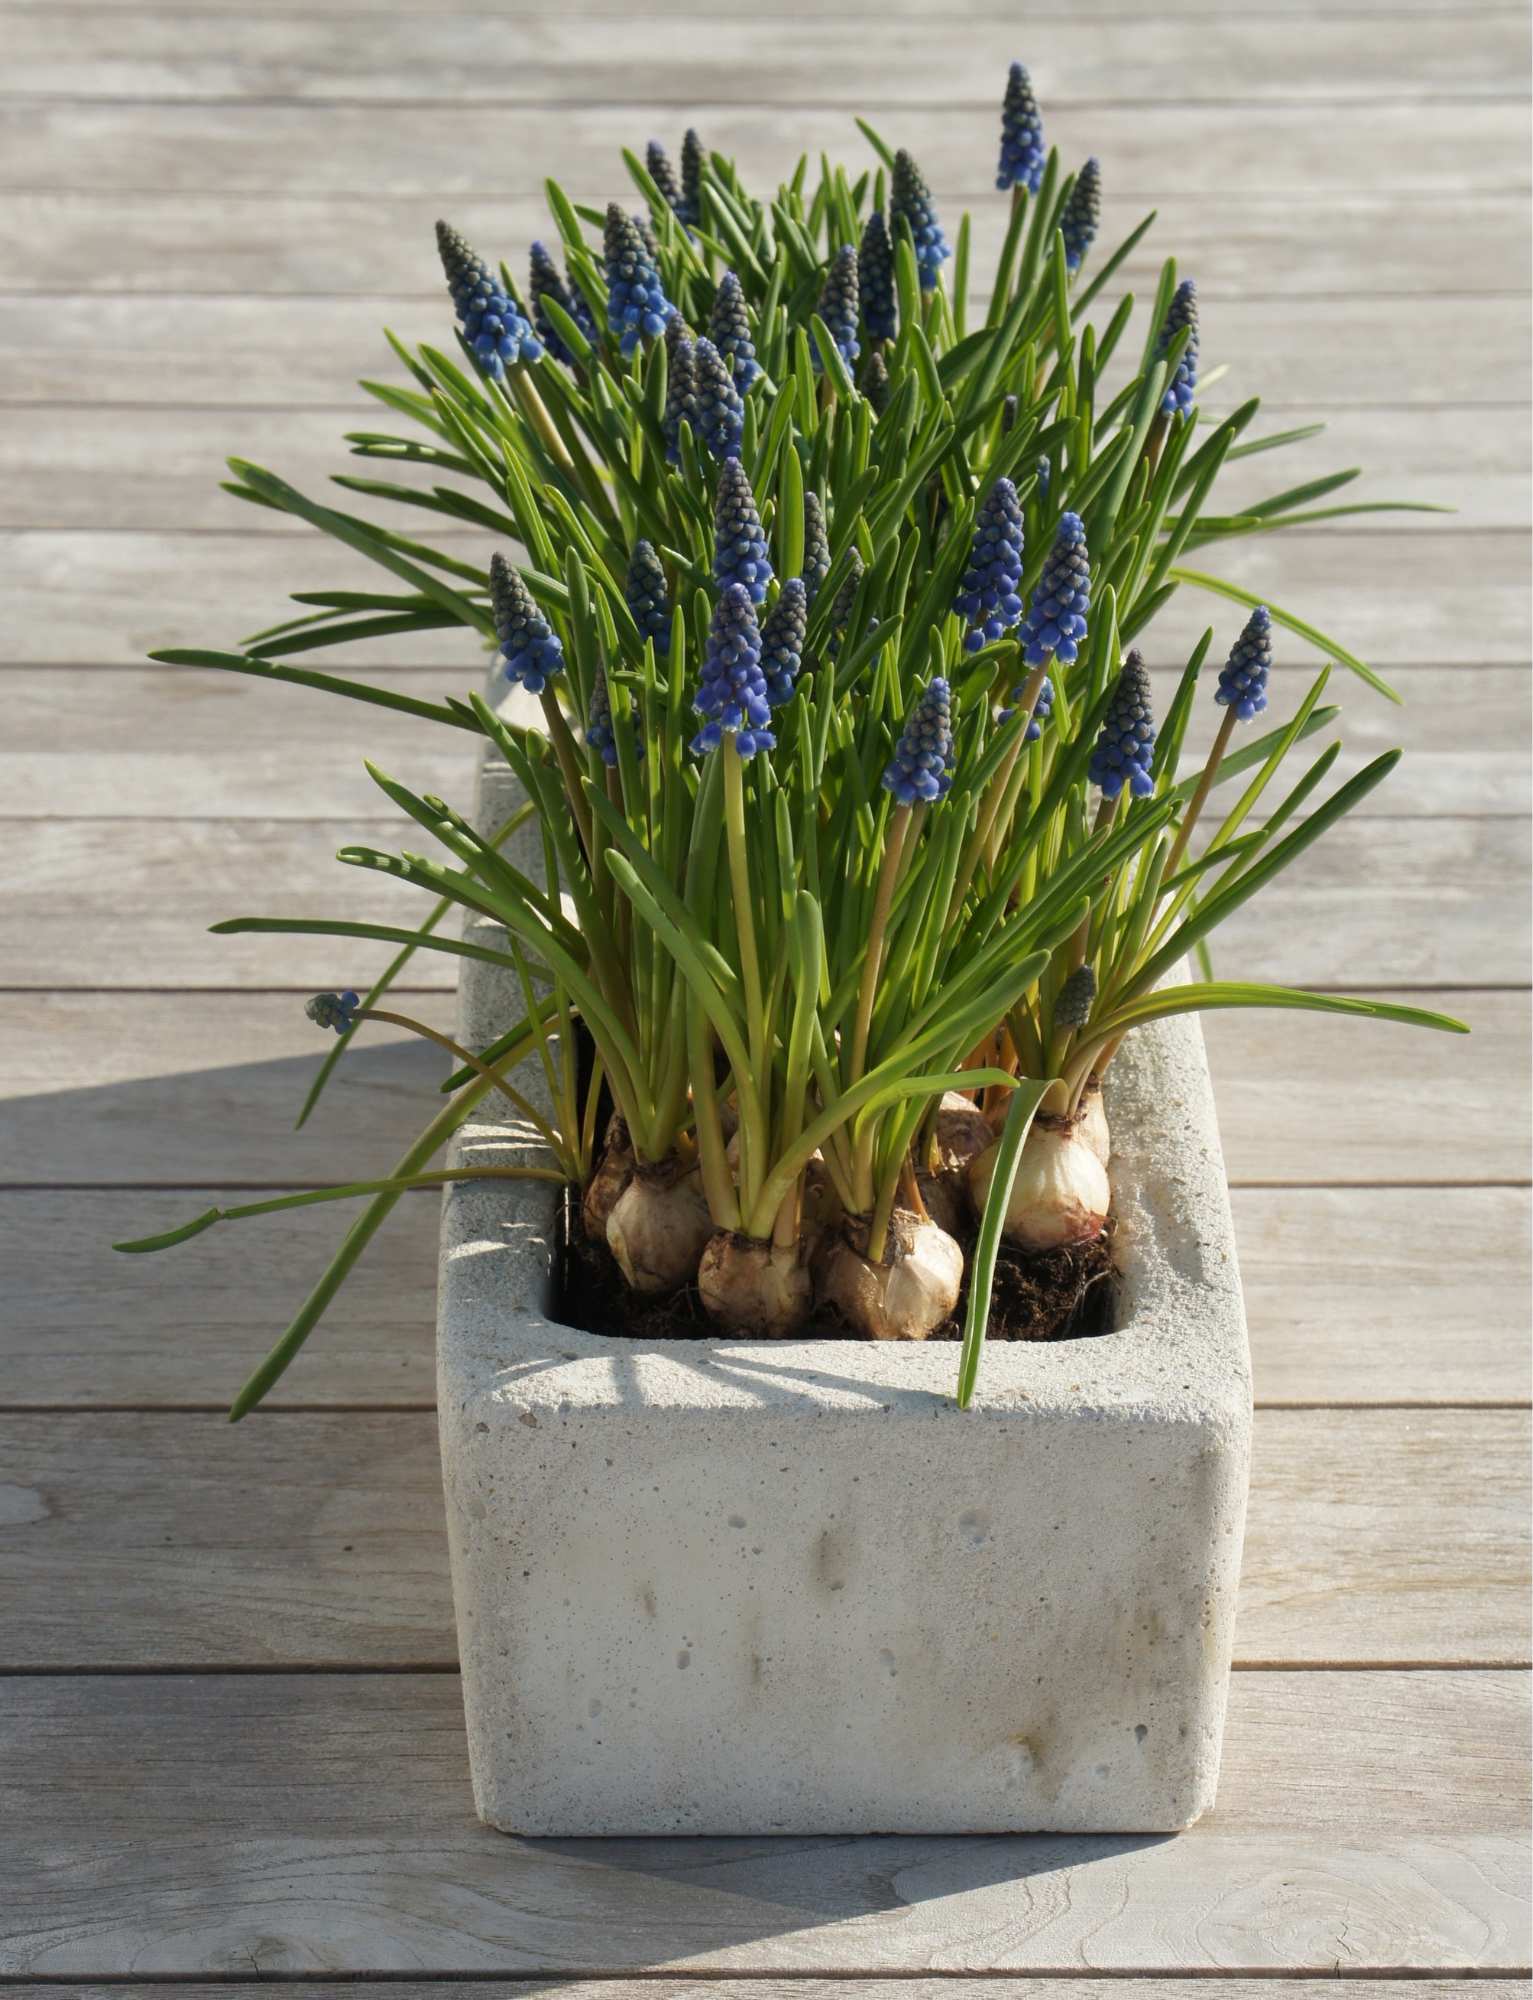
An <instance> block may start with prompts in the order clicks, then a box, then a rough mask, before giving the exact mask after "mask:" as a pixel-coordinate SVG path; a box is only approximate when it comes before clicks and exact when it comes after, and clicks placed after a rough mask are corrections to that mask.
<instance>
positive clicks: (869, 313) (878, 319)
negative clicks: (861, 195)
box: [857, 208, 899, 340]
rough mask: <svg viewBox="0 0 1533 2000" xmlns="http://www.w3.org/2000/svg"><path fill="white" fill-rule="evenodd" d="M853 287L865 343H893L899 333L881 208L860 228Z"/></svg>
mask: <svg viewBox="0 0 1533 2000" xmlns="http://www.w3.org/2000/svg"><path fill="white" fill-rule="evenodd" d="M857 288H858V290H859V291H860V292H861V294H862V318H863V323H864V325H865V326H866V327H867V329H868V338H869V340H893V338H894V336H895V335H896V334H897V333H898V332H899V319H898V315H897V313H896V310H895V296H894V245H893V243H892V242H891V241H890V238H889V225H888V223H887V222H885V221H884V217H883V211H882V210H881V209H877V208H875V209H874V211H873V213H872V214H871V215H870V216H869V217H868V219H867V223H866V225H865V226H864V228H863V232H862V247H861V248H860V249H859V250H858V252H857Z"/></svg>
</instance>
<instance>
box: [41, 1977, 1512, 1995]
mask: <svg viewBox="0 0 1533 2000" xmlns="http://www.w3.org/2000/svg"><path fill="white" fill-rule="evenodd" d="M742 1985H743V1987H744V1991H745V1993H747V1994H749V1995H750V2000H845V1994H846V1985H845V1982H844V1981H838V1980H829V1979H789V1980H780V1979H775V1978H773V1977H772V1975H771V1974H770V1973H768V1974H765V1975H756V1976H750V1977H748V1978H747V1980H745V1981H741V1980H739V1979H730V1980H728V1981H716V1982H711V1981H709V1980H706V1979H693V1978H690V1977H689V1978H688V1979H687V1982H686V1985H685V1987H684V1988H683V1989H681V1990H682V1991H684V1992H685V1994H686V1996H687V2000H741V1990H742ZM460 1990H461V1989H460V1986H459V1984H458V1983H457V1982H454V1981H435V1982H434V1981H432V1980H429V1979H416V1980H401V1979H390V1980H389V1981H388V1982H387V1986H386V1988H385V1987H383V1986H381V1985H377V1986H372V1987H370V1986H369V1985H368V1984H367V1982H366V1981H365V1980H347V1981H345V1982H343V1983H339V1984H327V1983H326V1982H325V1981H323V1980H317V1979H306V1980H305V1981H304V1996H305V2000H385V1996H386V2000H459V1993H460ZM675 1990H676V1989H674V1988H673V1992H674V1991H675ZM500 1991H501V1993H502V1994H503V1995H504V1996H505V2000H536V1996H539V1995H543V1994H550V2000H552V1994H551V1989H550V1988H549V1986H548V1984H547V1983H546V1982H544V1981H539V1980H529V1981H507V1982H506V1983H505V1984H504V1985H502V1986H501V1987H500ZM556 1991H557V1994H558V1996H559V2000H641V1996H643V2000H647V1988H646V1986H645V1985H644V1984H641V1983H640V1982H639V1981H636V1980H626V1979H603V1980H595V1979H582V1980H561V1981H560V1982H559V1984H558V1987H557V1989H556ZM1219 1991H1220V1993H1221V1995H1223V1996H1225V2000H1273V1991H1272V1982H1271V1980H1270V1979H1241V1978H1239V1977H1233V1978H1232V1977H1229V1976H1226V1977H1224V1978H1221V1979H1220V1981H1219ZM176 1992H177V2000H255V1996H256V1995H257V1994H258V1993H260V1994H262V2000H265V1996H264V1989H263V1988H262V1986H261V1984H260V1982H259V1981H257V1982H255V1983H254V1984H252V1985H249V1986H243V1985H240V1984H238V1983H235V1982H225V1981H221V1982H220V1983H219V1984H218V1985H217V1986H198V1985H195V1984H192V1983H190V1982H188V1981H184V1980H178V1981H177V1982H176ZM11 1993H12V1994H13V1995H14V1996H15V2000H135V1996H136V1995H137V1993H138V1988H137V1987H135V1986H112V1985H109V1984H106V1983H104V1982H101V1981H92V1982H90V1983H89V1984H85V1983H82V1984H78V1985H76V1984H69V1985H64V1984H53V1983H50V1984H49V1985H47V1986H28V1985H19V1986H13V1987H12V1988H11ZM857 1993H858V1995H859V2000H1207V1995H1208V1983H1207V1981H1206V1980H1203V1979H1178V1978H1176V1977H1175V1976H1174V1975H1173V1976H1170V1977H1166V1976H1163V1975H1155V1976H1153V1977H1149V1978H1145V1979H1134V1978H1128V1979H1124V1978H1121V1977H1119V1976H1117V1975H1116V1974H1114V1975H1111V1976H1110V1977H1109V1978H1108V1979H1107V1980H1105V1981H1103V1980H1101V1979H1098V1978H1097V1977H1095V1976H1094V1975H1093V1974H1091V1973H1066V1974H1064V1975H1062V1976H1061V1977H1059V1978H1057V1979H1047V1978H1045V1979H1038V1978H1032V1977H1030V1978H1027V1979H1025V1980H1016V1979H1006V1978H997V1977H995V1976H993V1975H991V1976H988V1977H986V1978H984V1979H965V1978H963V1977H961V1976H960V1977H958V1978H950V1977H947V1976H943V1977H940V1978H936V1979H913V1978H904V1979H898V1980H880V1979H864V1978H861V1977H859V1978H858V1980H857ZM1335 1993H1336V1983H1335V1980H1334V1979H1333V1978H1326V1979H1324V1980H1320V1979H1305V1978H1303V1977H1302V1976H1301V1977H1298V1978H1285V1979H1284V1981H1283V1984H1282V1987H1281V1989H1280V1994H1281V2000H1335ZM1526 1994H1527V1985H1526V1982H1524V1981H1521V1980H1513V1979H1453V1978H1451V1977H1449V1978H1433V1979H1389V1980H1377V1979H1356V1980H1352V1981H1350V1982H1349V1984H1348V1987H1347V2000H1526Z"/></svg>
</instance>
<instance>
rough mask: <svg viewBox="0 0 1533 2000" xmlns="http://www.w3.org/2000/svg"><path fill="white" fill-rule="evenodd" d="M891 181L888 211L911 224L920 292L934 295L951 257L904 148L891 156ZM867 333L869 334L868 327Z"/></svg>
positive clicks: (922, 183)
mask: <svg viewBox="0 0 1533 2000" xmlns="http://www.w3.org/2000/svg"><path fill="white" fill-rule="evenodd" d="M893 179H894V184H893V187H892V188H891V190H890V194H889V211H890V213H891V214H892V215H896V216H901V215H902V216H903V217H904V218H905V220H906V221H907V222H908V223H909V224H910V234H911V239H912V241H913V242H914V243H915V246H916V264H917V266H918V267H919V269H920V274H921V289H922V291H923V292H934V291H935V290H936V289H937V273H938V272H939V271H940V270H941V269H942V260H943V259H944V258H945V257H951V256H952V254H953V253H952V251H951V250H950V249H949V248H948V241H947V238H946V237H945V236H944V235H943V233H942V224H941V223H940V222H939V221H938V220H937V211H936V208H935V206H934V205H933V203H932V197H931V189H930V188H929V187H928V186H927V185H926V182H925V181H924V180H923V179H922V177H921V169H920V168H919V167H918V166H917V165H916V163H915V161H914V160H913V159H912V158H911V157H910V155H909V153H907V152H906V151H905V149H904V148H903V147H901V148H900V150H899V152H897V153H896V154H895V156H894V177H893ZM868 330H869V332H871V331H872V327H871V324H870V326H869V329H868Z"/></svg>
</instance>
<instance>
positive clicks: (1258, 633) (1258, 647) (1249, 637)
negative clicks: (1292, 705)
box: [1214, 604, 1272, 722]
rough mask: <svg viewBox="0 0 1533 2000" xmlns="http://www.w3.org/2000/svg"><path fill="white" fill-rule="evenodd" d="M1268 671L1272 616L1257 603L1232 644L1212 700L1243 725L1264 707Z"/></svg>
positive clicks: (1270, 655) (1270, 661) (1270, 666)
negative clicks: (1229, 709) (1233, 714)
mask: <svg viewBox="0 0 1533 2000" xmlns="http://www.w3.org/2000/svg"><path fill="white" fill-rule="evenodd" d="M1271 671H1272V613H1271V612H1270V611H1269V610H1268V609H1267V607H1266V605H1265V604H1258V605H1257V607H1256V609H1255V610H1254V611H1253V612H1252V613H1251V615H1250V617H1249V618H1248V619H1247V620H1246V624H1245V630H1244V631H1243V632H1242V633H1241V635H1240V637H1239V638H1238V639H1237V640H1236V641H1235V644H1234V647H1233V648H1232V649H1231V652H1230V657H1229V662H1228V664H1227V665H1226V666H1225V667H1224V668H1223V669H1222V671H1221V672H1220V675H1219V685H1218V687H1217V688H1216V689H1215V691H1214V700H1215V701H1216V702H1218V703H1219V705H1220V706H1221V707H1222V708H1233V709H1234V711H1235V713H1236V714H1237V715H1238V716H1239V717H1240V719H1241V721H1242V722H1249V721H1250V720H1251V718H1252V716H1254V715H1260V713H1261V711H1262V710H1263V709H1264V708H1265V707H1266V706H1267V676H1268V674H1270V673H1271Z"/></svg>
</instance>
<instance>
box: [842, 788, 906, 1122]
mask: <svg viewBox="0 0 1533 2000" xmlns="http://www.w3.org/2000/svg"><path fill="white" fill-rule="evenodd" d="M909 824H910V807H909V806H896V807H895V809H894V817H893V818H892V819H891V820H890V822H889V839H888V842H887V844H886V846H885V848H884V860H883V866H882V867H881V868H880V869H879V871H878V889H877V892H876V894H875V895H874V898H873V921H872V924H871V926H870V927H869V931H868V950H867V956H866V957H865V958H864V959H863V961H862V986H861V988H860V990H859V992H858V994H857V1025H856V1026H855V1028H853V1030H852V1066H851V1070H850V1073H849V1077H848V1081H849V1082H851V1083H857V1082H859V1081H860V1080H861V1077H862V1071H863V1065H864V1063H865V1061H866V1059H867V1053H868V1030H869V1028H870V1027H871V1025H872V1021H873V1002H874V1000H875V998H876V997H877V994H878V973H879V965H880V961H881V960H882V958H883V955H884V930H885V928H886V926H887V925H888V922H889V903H890V900H891V899H892V897H893V895H894V884H895V881H896V879H897V877H898V875H899V870H900V853H901V850H902V849H903V847H904V845H905V829H906V828H907V827H908V826H909Z"/></svg>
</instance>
